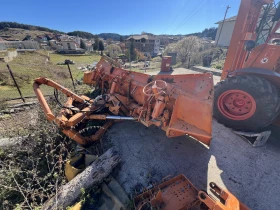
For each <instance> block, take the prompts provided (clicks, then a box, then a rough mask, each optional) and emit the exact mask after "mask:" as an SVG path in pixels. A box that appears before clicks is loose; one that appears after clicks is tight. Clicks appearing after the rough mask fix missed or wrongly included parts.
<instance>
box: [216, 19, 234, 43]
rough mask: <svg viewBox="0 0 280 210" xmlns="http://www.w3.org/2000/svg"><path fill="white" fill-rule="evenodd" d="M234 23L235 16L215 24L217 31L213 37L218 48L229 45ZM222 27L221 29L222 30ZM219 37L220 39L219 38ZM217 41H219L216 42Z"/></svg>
mask: <svg viewBox="0 0 280 210" xmlns="http://www.w3.org/2000/svg"><path fill="white" fill-rule="evenodd" d="M235 21H236V16H233V17H230V18H227V19H225V22H224V24H223V20H221V21H219V22H217V23H216V24H219V26H218V31H217V34H216V37H215V43H218V46H224V47H228V46H229V44H230V40H231V36H232V33H233V29H234V25H235ZM222 25H223V28H222ZM219 36H220V37H219ZM218 39H219V40H218Z"/></svg>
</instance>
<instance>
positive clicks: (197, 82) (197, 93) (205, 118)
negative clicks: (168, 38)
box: [34, 56, 213, 145]
mask: <svg viewBox="0 0 280 210" xmlns="http://www.w3.org/2000/svg"><path fill="white" fill-rule="evenodd" d="M114 65H115V63H114V62H113V61H112V60H111V59H110V58H108V57H106V56H103V57H102V58H101V60H100V61H99V62H98V64H97V66H96V69H95V70H94V71H91V72H86V73H85V74H84V82H86V83H87V84H91V85H95V89H101V90H100V92H101V93H102V94H101V95H100V96H97V97H96V98H94V99H90V98H88V97H86V96H78V95H77V94H75V93H73V92H71V91H70V90H68V89H66V88H65V87H63V86H61V85H59V84H57V83H56V82H54V81H52V80H49V79H47V78H38V79H36V80H35V82H34V91H35V93H36V95H37V97H38V99H39V102H40V104H41V106H42V108H43V110H44V113H45V114H46V116H47V118H48V120H49V121H54V122H56V124H57V125H58V126H59V127H60V128H61V129H62V131H63V133H65V134H66V135H67V136H69V137H70V138H71V139H73V140H75V141H77V142H78V143H79V144H88V143H90V142H92V141H96V140H98V139H99V138H100V136H101V135H103V133H104V132H105V130H106V129H107V128H108V127H109V126H110V125H111V124H112V123H111V122H110V121H106V115H107V114H108V113H106V110H107V109H109V111H110V113H113V114H114V115H125V116H127V117H130V118H127V119H128V120H131V119H132V120H133V119H137V120H138V121H139V122H141V123H142V124H144V125H145V126H147V127H149V126H152V125H154V126H157V127H159V128H161V129H162V130H164V131H165V132H166V135H167V136H168V137H176V136H182V135H186V134H187V135H190V136H192V137H194V138H196V139H197V140H199V141H201V142H203V143H204V144H206V145H210V142H211V139H212V106H213V78H212V74H209V73H206V74H189V75H162V74H160V75H154V76H151V75H147V74H143V73H138V72H131V71H128V70H125V69H122V68H119V67H115V66H114ZM41 84H45V85H48V86H51V87H54V88H55V89H57V90H58V91H60V92H62V93H64V94H65V95H67V96H68V101H67V102H66V103H65V105H64V107H63V108H62V110H61V111H60V113H59V115H58V116H54V114H53V113H52V111H51V110H50V108H49V106H48V104H47V102H46V100H45V98H44V96H43V94H42V92H41V90H40V88H39V86H40V85H41ZM97 111H98V112H97ZM100 111H102V112H101V113H100ZM90 120H101V121H103V122H104V121H105V124H104V125H103V127H102V128H100V129H99V131H97V132H96V134H94V135H92V136H86V137H85V136H83V135H82V134H81V130H84V129H86V125H87V122H88V121H90Z"/></svg>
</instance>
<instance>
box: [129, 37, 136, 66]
mask: <svg viewBox="0 0 280 210" xmlns="http://www.w3.org/2000/svg"><path fill="white" fill-rule="evenodd" d="M129 55H130V60H131V61H134V60H136V57H137V55H136V51H135V47H134V42H133V41H130V47H129Z"/></svg>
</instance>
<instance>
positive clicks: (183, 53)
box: [176, 36, 201, 63]
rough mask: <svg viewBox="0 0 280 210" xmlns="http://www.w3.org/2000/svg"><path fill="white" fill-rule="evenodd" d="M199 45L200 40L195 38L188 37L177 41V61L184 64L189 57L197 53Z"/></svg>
mask: <svg viewBox="0 0 280 210" xmlns="http://www.w3.org/2000/svg"><path fill="white" fill-rule="evenodd" d="M200 45H201V43H200V40H199V38H198V37H196V36H189V37H186V38H184V39H182V40H181V41H179V42H178V43H177V46H176V49H177V50H176V51H177V57H178V59H179V61H181V62H182V63H186V61H187V60H188V58H189V57H190V56H192V55H193V54H195V53H198V51H199V47H200Z"/></svg>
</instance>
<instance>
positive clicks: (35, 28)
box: [0, 22, 64, 33]
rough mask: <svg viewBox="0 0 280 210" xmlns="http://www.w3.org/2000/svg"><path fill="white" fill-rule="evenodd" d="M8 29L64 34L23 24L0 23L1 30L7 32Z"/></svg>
mask: <svg viewBox="0 0 280 210" xmlns="http://www.w3.org/2000/svg"><path fill="white" fill-rule="evenodd" d="M7 28H22V29H26V30H38V31H47V32H51V33H64V32H61V31H57V30H53V29H49V28H46V27H42V26H33V25H28V24H22V23H17V22H0V30H5V29H7Z"/></svg>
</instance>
